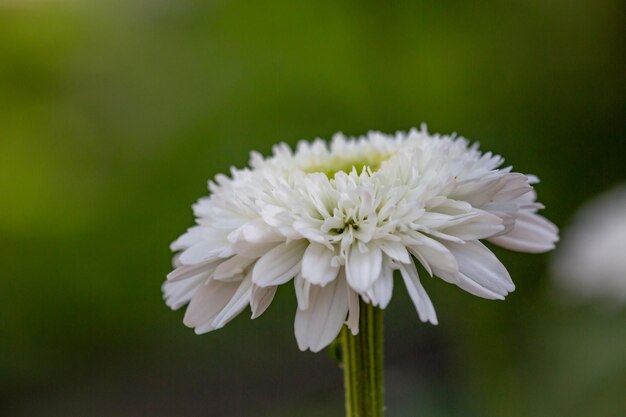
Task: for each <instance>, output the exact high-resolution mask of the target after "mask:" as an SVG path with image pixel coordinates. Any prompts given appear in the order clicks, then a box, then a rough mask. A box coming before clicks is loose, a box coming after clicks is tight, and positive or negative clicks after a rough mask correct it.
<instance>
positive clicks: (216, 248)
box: [178, 241, 224, 265]
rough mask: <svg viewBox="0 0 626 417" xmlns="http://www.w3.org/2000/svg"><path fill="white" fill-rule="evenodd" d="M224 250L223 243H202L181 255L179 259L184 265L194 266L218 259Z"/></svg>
mask: <svg viewBox="0 0 626 417" xmlns="http://www.w3.org/2000/svg"><path fill="white" fill-rule="evenodd" d="M223 250H224V244H223V243H221V242H207V241H200V242H197V243H196V244H194V245H193V246H191V247H190V248H188V249H186V250H185V251H184V252H183V253H181V254H180V257H179V258H178V259H179V261H180V262H181V263H182V264H184V265H194V264H198V263H200V262H206V261H211V260H215V259H217V258H218V256H219V255H220V253H221V252H222V251H223Z"/></svg>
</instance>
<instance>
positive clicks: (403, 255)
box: [376, 240, 411, 264]
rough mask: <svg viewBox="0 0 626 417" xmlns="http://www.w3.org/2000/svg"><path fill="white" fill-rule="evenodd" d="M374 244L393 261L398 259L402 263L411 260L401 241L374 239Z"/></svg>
mask: <svg viewBox="0 0 626 417" xmlns="http://www.w3.org/2000/svg"><path fill="white" fill-rule="evenodd" d="M376 244H377V245H378V247H380V248H381V249H382V250H383V252H385V254H386V255H387V256H389V257H390V258H391V259H393V260H394V261H398V262H401V263H403V264H408V263H409V262H411V256H410V255H409V252H408V251H407V250H406V246H404V244H403V243H402V242H396V241H393V240H378V241H376Z"/></svg>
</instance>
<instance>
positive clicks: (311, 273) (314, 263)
mask: <svg viewBox="0 0 626 417" xmlns="http://www.w3.org/2000/svg"><path fill="white" fill-rule="evenodd" d="M334 256H335V253H334V252H333V251H331V250H330V249H328V248H327V247H326V246H324V245H320V244H319V243H311V244H310V245H309V247H308V248H306V251H305V252H304V257H303V258H302V277H303V278H304V279H306V280H307V281H309V282H310V283H311V284H315V285H321V286H322V287H323V286H324V285H326V284H328V283H329V282H330V281H332V280H334V279H335V278H336V277H337V273H338V272H339V266H336V265H333V264H332V263H331V261H332V259H333V257H334Z"/></svg>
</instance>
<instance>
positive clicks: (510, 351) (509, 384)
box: [0, 0, 626, 417]
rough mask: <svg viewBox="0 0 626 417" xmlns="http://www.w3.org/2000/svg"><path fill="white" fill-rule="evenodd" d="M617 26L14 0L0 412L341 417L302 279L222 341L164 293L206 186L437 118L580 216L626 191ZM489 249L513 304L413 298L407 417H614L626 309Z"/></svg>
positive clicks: (586, 11)
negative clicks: (300, 292) (313, 333)
mask: <svg viewBox="0 0 626 417" xmlns="http://www.w3.org/2000/svg"><path fill="white" fill-rule="evenodd" d="M625 12H626V7H625V6H624V2H622V1H619V0H593V1H592V0H586V1H566V0H556V1H541V0H513V1H507V2H498V1H484V2H475V3H474V2H462V1H446V2H426V1H397V2H382V1H337V0H335V1H326V0H320V1H316V2H306V3H305V2H294V1H284V0H283V1H274V2H235V1H224V0H131V1H128V0H126V1H122V0H107V1H104V0H103V1H88V0H0V250H1V253H2V255H0V271H1V272H0V274H1V275H0V415H2V416H5V415H6V416H61V415H62V416H66V417H72V416H96V417H99V416H157V417H158V416H244V417H246V416H255V417H256V416H261V417H264V416H302V417H308V416H330V417H332V416H337V417H339V416H342V415H343V399H342V395H343V392H342V379H341V373H340V371H339V369H338V368H337V367H336V365H335V364H334V363H333V362H332V361H331V360H330V359H329V357H328V356H327V355H325V354H323V353H321V354H317V355H315V354H311V353H301V352H299V351H298V349H297V346H296V343H295V339H294V336H293V316H294V310H295V300H294V298H295V297H294V296H293V294H292V291H291V290H290V289H283V290H282V292H279V294H278V296H277V299H276V300H275V302H274V304H273V305H272V306H271V308H270V309H269V311H268V312H267V313H266V314H265V315H264V316H262V317H261V318H259V319H257V320H255V321H250V320H249V319H248V318H247V317H246V316H247V315H246V314H242V315H241V317H239V318H238V319H237V320H235V321H234V322H233V323H231V324H229V325H228V326H227V327H226V328H224V329H222V330H220V331H218V332H215V333H211V334H208V335H204V336H196V335H194V333H193V332H192V331H191V330H189V329H187V328H186V327H185V326H184V325H183V324H182V314H183V313H182V312H172V311H170V310H169V309H168V308H167V307H166V306H165V305H164V303H163V301H162V300H161V293H160V285H161V283H162V281H163V280H164V277H165V275H166V273H167V272H169V270H170V267H171V264H170V258H171V254H170V252H169V250H168V245H169V243H170V242H171V241H172V240H174V239H175V238H176V237H177V236H178V235H179V234H181V233H182V232H183V231H184V230H185V229H186V228H187V227H188V226H190V225H191V224H192V222H193V217H192V213H191V208H190V206H191V203H193V202H194V201H195V200H196V199H197V198H198V197H200V196H202V195H204V194H206V192H207V191H206V182H207V180H208V179H209V178H211V177H212V176H214V175H215V174H216V173H218V172H223V171H226V170H228V168H229V166H231V165H236V166H243V165H245V164H246V162H247V159H248V152H249V151H250V150H252V149H255V150H259V151H260V152H262V153H264V154H267V153H268V152H269V151H270V149H271V145H272V144H274V143H276V142H279V141H285V142H287V143H289V144H295V143H296V142H297V141H298V140H299V139H303V138H304V139H313V138H315V137H323V138H328V137H330V136H331V135H332V134H333V133H334V132H336V131H343V132H344V133H346V134H349V135H357V134H362V133H365V132H366V131H368V130H370V129H376V130H381V131H385V132H394V131H396V130H406V129H408V128H411V127H412V126H416V125H419V124H420V123H421V122H426V123H428V126H429V128H430V130H431V131H434V132H441V133H450V132H454V131H456V132H459V134H462V135H464V136H466V137H468V138H470V139H473V140H479V141H480V142H481V145H482V148H483V149H485V150H492V151H494V152H496V153H499V154H502V155H503V156H504V157H505V158H506V161H507V163H508V164H512V165H513V166H514V167H515V169H516V170H518V171H521V172H528V173H533V174H536V175H538V176H539V177H540V178H541V179H542V180H543V182H542V183H541V184H539V185H538V186H537V189H538V192H539V199H540V201H542V202H543V203H545V205H546V207H547V208H546V210H545V211H544V214H545V215H546V216H547V217H548V218H550V219H551V220H553V221H554V222H555V223H557V224H558V225H559V226H566V225H567V224H568V221H569V220H570V219H571V217H572V215H573V213H574V212H575V210H576V208H577V207H579V206H580V204H582V203H583V202H585V201H587V200H588V199H589V198H591V196H593V195H595V194H596V193H598V192H601V191H603V190H605V189H607V188H609V187H610V186H612V185H614V184H616V183H618V182H619V181H620V180H624V179H626V144H625V141H626V135H625V133H626V129H625V123H624V115H625V110H626V109H625V102H626V101H625V93H626V71H625V69H626V66H625V64H626V47H625V41H624V40H625V38H626V36H625V35H626V30H625V27H626V26H625V25H624V21H625V20H624V17H625V15H626V13H625ZM624 249H626V248H624ZM496 252H497V255H498V256H499V257H500V259H501V260H502V261H503V262H504V264H505V265H507V267H508V268H509V271H510V272H511V275H512V277H513V279H514V280H515V282H516V284H517V290H516V291H515V292H514V293H513V294H511V295H510V296H509V298H508V299H507V300H506V301H505V302H489V301H485V300H481V299H478V298H476V297H473V296H471V295H469V294H466V293H464V292H462V291H461V290H459V289H458V288H455V287H452V286H450V285H448V284H445V283H444V282H443V281H441V280H437V279H425V286H426V289H427V291H428V292H429V294H430V295H431V298H432V300H433V302H434V304H435V308H436V310H437V312H438V315H439V321H440V323H441V324H440V325H439V326H437V327H435V326H430V325H426V324H422V323H420V322H419V320H418V318H417V315H416V313H415V311H414V309H413V306H412V305H411V302H410V300H409V298H408V296H407V294H406V291H405V289H404V288H403V286H401V285H397V286H396V290H395V294H394V300H393V302H392V303H391V305H390V307H389V309H388V312H387V315H386V330H387V335H386V353H387V356H386V369H387V374H386V378H387V392H386V399H387V409H388V414H389V416H395V417H401V416H420V417H426V416H460V415H462V416H568V417H570V416H622V415H623V412H624V410H626V396H625V395H624V392H625V390H626V313H625V312H624V310H623V309H622V310H613V311H611V312H610V313H609V312H603V311H599V310H598V309H597V308H594V307H592V306H576V307H573V306H571V305H569V304H568V303H566V302H563V301H562V300H561V297H560V296H559V294H558V293H557V292H556V291H555V289H554V287H553V285H552V283H551V281H550V277H549V275H548V273H547V272H546V271H547V269H546V266H547V263H548V261H549V255H540V256H537V255H525V254H518V253H509V252H506V251H501V250H497V251H496ZM625 279H626V277H625Z"/></svg>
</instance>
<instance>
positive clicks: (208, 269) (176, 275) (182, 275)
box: [167, 261, 219, 282]
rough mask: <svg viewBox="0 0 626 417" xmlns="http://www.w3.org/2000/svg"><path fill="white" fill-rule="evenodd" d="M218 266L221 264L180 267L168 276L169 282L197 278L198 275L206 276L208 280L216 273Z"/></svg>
mask: <svg viewBox="0 0 626 417" xmlns="http://www.w3.org/2000/svg"><path fill="white" fill-rule="evenodd" d="M217 265H219V262H215V261H208V262H201V263H199V264H195V265H183V266H179V267H178V268H176V269H175V270H173V271H172V272H170V273H169V274H167V280H168V281H170V282H175V281H181V280H185V279H188V278H192V277H195V276H196V275H198V274H205V275H206V276H207V278H208V276H209V275H211V274H212V273H213V271H215V268H216V267H217Z"/></svg>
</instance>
